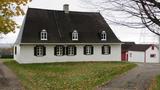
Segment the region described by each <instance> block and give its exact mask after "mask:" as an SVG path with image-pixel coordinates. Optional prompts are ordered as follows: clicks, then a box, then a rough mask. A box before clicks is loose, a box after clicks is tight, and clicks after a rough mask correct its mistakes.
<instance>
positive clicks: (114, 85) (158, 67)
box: [97, 63, 160, 90]
mask: <svg viewBox="0 0 160 90" xmlns="http://www.w3.org/2000/svg"><path fill="white" fill-rule="evenodd" d="M137 64H138V66H137V67H136V68H134V69H132V70H130V71H129V72H127V73H125V74H123V75H121V76H120V77H117V78H115V79H114V80H112V81H110V82H109V83H108V84H106V85H103V86H101V87H99V88H98V89H97V90H147V89H148V88H149V86H150V84H151V81H152V79H153V78H154V77H155V76H156V75H160V64H143V63H137Z"/></svg>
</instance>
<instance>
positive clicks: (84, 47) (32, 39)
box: [14, 4, 121, 63]
mask: <svg viewBox="0 0 160 90" xmlns="http://www.w3.org/2000/svg"><path fill="white" fill-rule="evenodd" d="M14 59H15V60H16V61H17V62H19V63H49V62H79V61H121V41H120V40H119V39H118V38H117V37H116V35H115V34H114V33H113V31H112V30H111V28H110V27H109V25H108V24H107V23H106V22H105V20H104V18H103V17H102V16H101V14H100V13H98V12H77V11H69V5H67V4H65V5H64V10H63V11H58V10H45V9H35V8H29V9H28V11H27V14H26V17H25V20H24V22H23V25H22V27H21V30H20V33H19V36H18V38H17V41H16V43H15V45H14Z"/></svg>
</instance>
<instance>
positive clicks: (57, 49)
mask: <svg viewBox="0 0 160 90" xmlns="http://www.w3.org/2000/svg"><path fill="white" fill-rule="evenodd" d="M64 54H65V49H64V46H62V45H59V46H56V47H55V55H56V56H63V55H64Z"/></svg>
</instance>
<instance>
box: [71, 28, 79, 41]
mask: <svg viewBox="0 0 160 90" xmlns="http://www.w3.org/2000/svg"><path fill="white" fill-rule="evenodd" d="M72 40H73V41H78V32H77V30H74V31H73V32H72Z"/></svg>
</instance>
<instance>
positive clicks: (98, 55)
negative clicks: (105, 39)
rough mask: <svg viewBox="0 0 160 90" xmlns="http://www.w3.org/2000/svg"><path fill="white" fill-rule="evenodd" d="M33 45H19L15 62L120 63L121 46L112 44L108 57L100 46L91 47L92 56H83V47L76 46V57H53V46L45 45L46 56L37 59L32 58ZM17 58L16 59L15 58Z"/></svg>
mask: <svg viewBox="0 0 160 90" xmlns="http://www.w3.org/2000/svg"><path fill="white" fill-rule="evenodd" d="M34 46H35V45H21V46H20V49H19V50H20V51H19V52H20V53H19V54H17V56H16V57H15V60H16V61H17V62H19V63H48V62H77V61H121V44H113V45H110V46H111V54H110V55H102V51H101V46H103V45H93V46H94V54H93V55H84V54H83V47H84V46H85V45H76V47H77V55H76V56H66V55H65V56H54V46H55V45H45V47H46V56H43V57H37V56H34ZM17 57H18V58H17Z"/></svg>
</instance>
